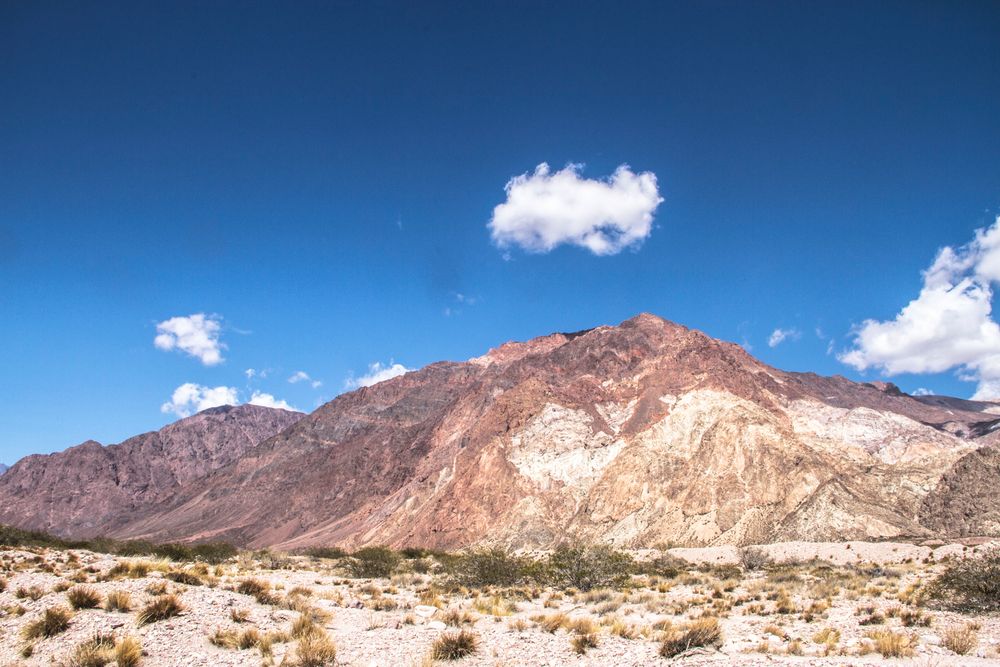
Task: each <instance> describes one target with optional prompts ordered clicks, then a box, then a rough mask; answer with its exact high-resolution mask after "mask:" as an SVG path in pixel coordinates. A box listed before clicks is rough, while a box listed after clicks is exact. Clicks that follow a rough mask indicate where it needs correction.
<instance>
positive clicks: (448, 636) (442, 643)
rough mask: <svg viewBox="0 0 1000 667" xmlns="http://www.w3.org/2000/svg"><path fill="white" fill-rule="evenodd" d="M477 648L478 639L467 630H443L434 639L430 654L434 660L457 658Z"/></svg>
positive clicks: (470, 653) (469, 653) (471, 652)
mask: <svg viewBox="0 0 1000 667" xmlns="http://www.w3.org/2000/svg"><path fill="white" fill-rule="evenodd" d="M478 648H479V640H478V639H476V635H474V634H473V633H471V632H469V631H468V630H459V631H458V632H444V633H442V634H441V636H440V637H438V638H437V639H435V640H434V644H433V646H432V647H431V656H432V657H433V658H434V659H435V660H459V659H461V658H464V657H465V656H467V655H472V654H473V653H475V652H476V650H477V649H478Z"/></svg>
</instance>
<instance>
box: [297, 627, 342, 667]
mask: <svg viewBox="0 0 1000 667" xmlns="http://www.w3.org/2000/svg"><path fill="white" fill-rule="evenodd" d="M295 655H296V657H297V658H298V666H299V667H333V665H336V664H337V645H336V644H334V643H333V640H332V639H330V637H329V635H327V634H326V632H325V631H323V630H322V629H320V628H316V629H315V630H314V631H312V632H310V633H309V634H307V635H305V636H304V637H302V638H301V639H299V645H298V647H297V648H296V649H295Z"/></svg>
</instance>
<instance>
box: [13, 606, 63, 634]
mask: <svg viewBox="0 0 1000 667" xmlns="http://www.w3.org/2000/svg"><path fill="white" fill-rule="evenodd" d="M71 618H73V613H72V612H71V611H70V610H69V609H66V608H65V607H49V608H48V609H46V610H45V613H43V614H42V617H41V618H39V619H38V620H36V621H32V622H30V623H28V624H27V625H26V626H24V630H22V634H23V635H24V638H25V639H29V640H30V639H38V638H39V637H54V636H55V635H58V634H59V633H60V632H65V631H66V629H67V628H69V621H70V619H71Z"/></svg>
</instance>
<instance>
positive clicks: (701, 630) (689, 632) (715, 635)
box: [660, 617, 722, 658]
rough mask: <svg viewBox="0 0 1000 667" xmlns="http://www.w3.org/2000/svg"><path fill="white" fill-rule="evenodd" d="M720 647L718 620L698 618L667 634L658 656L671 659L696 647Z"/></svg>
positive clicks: (720, 631) (720, 638) (720, 637)
mask: <svg viewBox="0 0 1000 667" xmlns="http://www.w3.org/2000/svg"><path fill="white" fill-rule="evenodd" d="M721 645H722V630H721V628H719V619H717V618H712V617H708V618H700V619H698V620H696V621H692V622H691V623H688V624H687V625H685V626H683V627H681V628H674V629H672V630H670V631H668V632H667V636H666V638H665V639H664V640H663V644H661V645H660V655H661V656H662V657H664V658H672V657H674V656H675V655H679V654H681V653H684V652H685V651H687V650H690V649H692V648H696V647H698V646H711V647H718V646H721Z"/></svg>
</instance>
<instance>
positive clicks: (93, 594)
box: [66, 586, 101, 609]
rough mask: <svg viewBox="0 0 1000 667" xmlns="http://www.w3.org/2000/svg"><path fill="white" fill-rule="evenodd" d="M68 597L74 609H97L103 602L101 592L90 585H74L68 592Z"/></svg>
mask: <svg viewBox="0 0 1000 667" xmlns="http://www.w3.org/2000/svg"><path fill="white" fill-rule="evenodd" d="M66 599H67V600H69V604H70V606H71V607H73V609H96V608H97V607H99V606H100V604H101V594H100V593H98V592H97V591H96V590H94V589H93V588H90V587H89V586H74V587H73V588H71V589H69V590H68V591H67V592H66Z"/></svg>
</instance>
